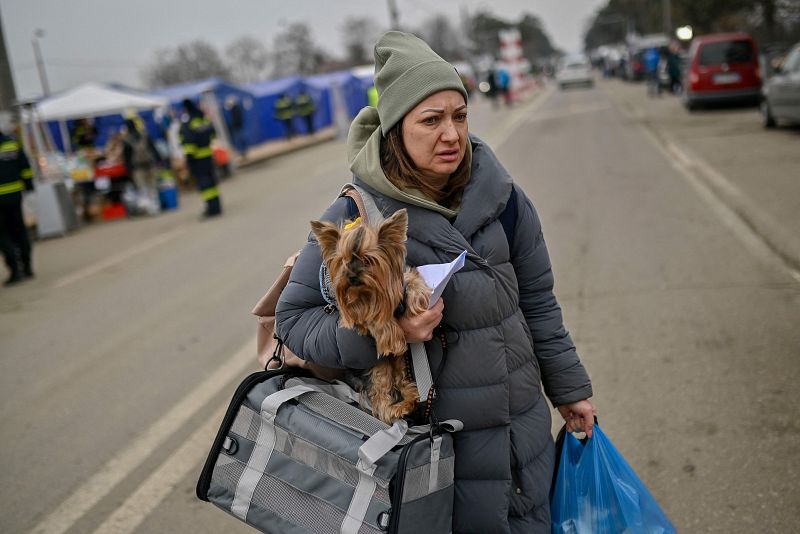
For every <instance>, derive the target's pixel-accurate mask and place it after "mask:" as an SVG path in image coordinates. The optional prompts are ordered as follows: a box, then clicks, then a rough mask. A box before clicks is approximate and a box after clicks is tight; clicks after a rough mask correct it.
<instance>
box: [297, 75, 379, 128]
mask: <svg viewBox="0 0 800 534" xmlns="http://www.w3.org/2000/svg"><path fill="white" fill-rule="evenodd" d="M304 81H305V82H306V84H307V85H308V86H310V87H314V88H318V89H319V90H321V91H324V92H325V93H324V97H325V98H327V99H328V100H329V102H330V104H329V105H330V108H331V112H332V113H334V114H335V112H334V111H333V110H334V109H335V102H334V96H333V91H334V88H338V89H339V91H340V92H341V95H342V100H343V102H342V103H343V104H344V106H345V109H346V111H347V117H348V118H350V119H352V118H354V117H355V116H356V115H358V112H359V111H361V108H363V107H364V106H366V105H367V91H366V88H365V87H364V84H363V83H362V82H361V81H360V80H359V79H358V78H357V77H356V76H354V75H353V73H352V72H350V71H347V70H345V71H339V72H331V73H328V74H320V75H318V76H311V77H309V78H306V79H305V80H304Z"/></svg>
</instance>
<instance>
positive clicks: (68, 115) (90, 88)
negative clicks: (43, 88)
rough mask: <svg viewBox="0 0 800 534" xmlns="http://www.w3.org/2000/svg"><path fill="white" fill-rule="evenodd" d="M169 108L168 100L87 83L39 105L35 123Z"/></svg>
mask: <svg viewBox="0 0 800 534" xmlns="http://www.w3.org/2000/svg"><path fill="white" fill-rule="evenodd" d="M167 104H168V102H167V100H166V99H165V98H161V97H157V96H145V95H140V94H136V93H130V92H127V91H122V90H119V89H112V88H111V87H107V86H105V85H101V84H97V83H85V84H83V85H80V86H78V87H76V88H74V89H70V90H69V91H65V92H64V93H61V94H59V95H56V96H53V97H50V98H47V99H45V100H42V101H41V102H39V103H38V104H36V119H37V120H40V121H66V120H72V119H80V118H83V117H101V116H103V115H116V114H122V113H124V112H125V111H128V110H136V111H138V110H143V109H154V108H158V107H162V106H166V105H167Z"/></svg>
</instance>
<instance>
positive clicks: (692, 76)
mask: <svg viewBox="0 0 800 534" xmlns="http://www.w3.org/2000/svg"><path fill="white" fill-rule="evenodd" d="M689 83H690V84H692V85H697V84H698V83H700V75H699V74H697V73H696V72H690V73H689Z"/></svg>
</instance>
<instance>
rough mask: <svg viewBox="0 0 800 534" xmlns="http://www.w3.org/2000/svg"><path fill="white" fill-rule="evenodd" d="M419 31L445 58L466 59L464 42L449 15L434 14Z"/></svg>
mask: <svg viewBox="0 0 800 534" xmlns="http://www.w3.org/2000/svg"><path fill="white" fill-rule="evenodd" d="M419 33H421V34H422V35H421V36H422V38H423V39H424V40H425V41H426V42H427V43H428V45H429V46H430V47H431V48H432V49H433V51H434V52H436V53H437V54H439V55H440V56H442V57H443V58H444V59H447V60H450V61H453V60H460V59H464V56H465V52H466V50H465V48H464V44H463V43H462V42H461V38H460V36H459V33H458V32H457V31H456V30H455V28H454V27H453V25H452V24H451V22H450V19H449V18H448V17H447V16H445V15H442V14H438V15H434V16H433V18H430V19H428V20H427V21H426V22H425V23H424V24H423V26H422V29H421V31H420V32H419Z"/></svg>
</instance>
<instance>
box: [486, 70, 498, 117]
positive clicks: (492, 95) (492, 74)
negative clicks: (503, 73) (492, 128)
mask: <svg viewBox="0 0 800 534" xmlns="http://www.w3.org/2000/svg"><path fill="white" fill-rule="evenodd" d="M486 83H487V84H488V86H489V87H488V88H487V89H486V96H487V98H489V100H491V101H492V109H497V107H498V104H497V72H496V71H495V70H494V69H493V68H490V69H489V70H488V71H487V72H486Z"/></svg>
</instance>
